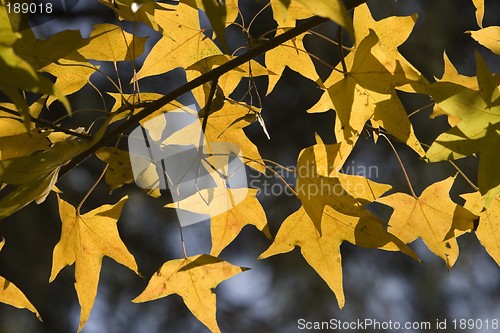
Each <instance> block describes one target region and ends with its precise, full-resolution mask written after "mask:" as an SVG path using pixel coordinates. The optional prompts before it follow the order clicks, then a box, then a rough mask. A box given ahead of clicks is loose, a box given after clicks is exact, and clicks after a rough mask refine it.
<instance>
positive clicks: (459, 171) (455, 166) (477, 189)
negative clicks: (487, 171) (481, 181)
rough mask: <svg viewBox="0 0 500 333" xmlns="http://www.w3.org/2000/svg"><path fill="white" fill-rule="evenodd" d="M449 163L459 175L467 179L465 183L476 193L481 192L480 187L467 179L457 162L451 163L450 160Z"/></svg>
mask: <svg viewBox="0 0 500 333" xmlns="http://www.w3.org/2000/svg"><path fill="white" fill-rule="evenodd" d="M448 162H450V164H451V165H453V167H454V168H455V169H456V170H457V171H458V173H459V174H460V175H461V176H462V177H463V178H464V179H465V181H466V182H467V183H468V184H469V185H470V186H471V187H472V188H473V189H474V190H476V191H478V192H479V191H480V189H479V187H477V186H476V184H474V183H473V182H472V180H470V178H469V177H467V175H466V174H465V173H464V172H463V171H462V169H460V168H459V167H458V165H456V164H455V162H453V161H451V160H448Z"/></svg>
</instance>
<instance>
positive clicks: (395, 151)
mask: <svg viewBox="0 0 500 333" xmlns="http://www.w3.org/2000/svg"><path fill="white" fill-rule="evenodd" d="M379 135H380V136H381V137H383V138H384V139H385V140H386V141H387V142H388V143H389V145H390V146H391V148H392V151H394V154H395V155H396V157H397V159H398V162H399V166H401V170H403V173H404V175H405V178H406V182H407V183H408V187H409V188H410V192H411V196H412V197H414V198H415V199H418V197H417V195H416V194H415V191H414V190H413V186H412V185H411V182H410V178H409V177H408V173H407V172H406V169H405V167H404V165H403V162H402V161H401V158H400V157H399V154H398V152H397V150H396V148H395V147H394V145H393V144H392V142H391V140H389V138H388V137H387V136H386V135H385V134H384V133H379Z"/></svg>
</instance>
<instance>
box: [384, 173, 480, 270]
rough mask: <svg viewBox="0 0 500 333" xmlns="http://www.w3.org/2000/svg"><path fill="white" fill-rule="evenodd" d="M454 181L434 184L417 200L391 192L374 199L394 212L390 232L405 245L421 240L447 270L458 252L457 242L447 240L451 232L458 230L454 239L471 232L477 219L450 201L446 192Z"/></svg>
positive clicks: (448, 179)
mask: <svg viewBox="0 0 500 333" xmlns="http://www.w3.org/2000/svg"><path fill="white" fill-rule="evenodd" d="M453 182H454V177H448V178H447V179H445V180H442V181H439V182H436V183H434V184H432V185H430V186H429V187H427V188H426V189H425V190H424V191H423V192H422V194H421V195H420V197H415V198H414V197H412V196H410V195H408V194H406V193H394V194H391V195H388V196H385V197H382V198H378V199H377V202H380V203H383V204H385V205H388V206H390V207H392V208H393V209H394V212H393V213H392V216H391V219H390V220H389V228H388V230H389V232H391V233H392V234H394V235H396V236H397V237H398V238H400V239H401V240H402V241H403V242H405V243H411V242H413V241H414V240H416V239H417V238H422V240H423V241H424V243H425V245H426V246H427V247H428V248H429V250H431V251H432V252H433V253H434V254H436V255H437V256H439V257H440V258H442V259H443V260H444V261H445V263H446V266H447V267H448V269H449V268H451V267H452V266H453V265H454V264H455V262H456V261H457V258H458V251H459V249H458V244H457V241H456V239H455V238H454V237H451V238H450V237H449V235H450V230H457V232H455V233H454V236H455V237H457V236H459V235H460V234H461V233H463V232H464V231H465V230H470V229H471V228H472V224H473V221H474V219H475V218H476V216H475V215H474V214H472V213H471V212H469V211H468V210H466V209H464V208H463V207H461V206H459V205H457V204H456V203H454V202H453V201H452V200H451V198H450V196H449V192H450V189H451V186H452V185H453Z"/></svg>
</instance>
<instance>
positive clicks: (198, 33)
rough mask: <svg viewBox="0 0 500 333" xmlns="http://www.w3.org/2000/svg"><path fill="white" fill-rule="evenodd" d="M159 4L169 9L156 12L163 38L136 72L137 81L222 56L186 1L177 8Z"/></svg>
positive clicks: (195, 11)
mask: <svg viewBox="0 0 500 333" xmlns="http://www.w3.org/2000/svg"><path fill="white" fill-rule="evenodd" d="M188 2H189V1H188ZM157 5H158V6H161V7H162V8H165V9H170V10H157V11H155V19H156V22H157V23H158V25H159V26H160V27H161V29H162V33H163V37H162V38H161V39H160V40H159V41H158V42H157V43H156V44H155V46H154V47H153V49H152V50H151V52H150V53H149V54H148V56H147V57H146V60H145V61H144V64H143V66H142V68H141V69H140V71H139V72H138V73H137V79H138V80H139V79H142V78H145V77H148V76H152V75H158V74H162V73H166V72H168V71H170V70H172V69H174V68H178V67H181V68H187V67H189V66H190V65H192V64H194V63H195V62H197V61H199V60H200V59H203V58H206V57H208V56H211V55H215V54H220V53H221V51H220V50H219V48H218V47H217V45H215V43H214V42H213V41H212V40H211V39H210V38H207V36H206V35H205V34H204V31H203V30H202V29H201V27H200V21H199V17H198V10H197V9H195V8H193V7H192V6H190V5H189V4H187V3H184V2H179V4H178V5H176V6H172V5H166V4H157ZM194 6H196V4H194Z"/></svg>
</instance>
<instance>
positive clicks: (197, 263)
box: [132, 255, 248, 333]
mask: <svg viewBox="0 0 500 333" xmlns="http://www.w3.org/2000/svg"><path fill="white" fill-rule="evenodd" d="M246 270H248V268H245V267H239V266H234V265H232V264H230V263H229V262H227V261H223V260H221V259H219V258H215V257H212V256H209V255H197V256H192V257H188V258H184V259H176V260H170V261H167V262H166V263H164V264H163V266H162V267H161V268H160V269H159V270H158V271H157V272H156V273H155V275H153V277H152V278H151V280H150V281H149V283H148V285H147V287H146V289H144V291H143V292H142V293H141V294H140V295H139V296H137V297H136V298H135V299H134V300H132V302H134V303H142V302H147V301H151V300H155V299H158V298H161V297H165V296H169V295H172V294H177V295H179V296H181V297H182V300H183V301H184V303H185V304H186V306H187V307H188V309H189V310H190V311H191V312H192V313H193V315H194V316H195V317H196V318H198V320H199V321H201V322H202V323H203V324H204V325H205V326H207V327H208V328H209V329H210V331H212V332H213V333H217V332H219V333H220V329H219V326H218V325H217V320H216V296H215V293H214V292H213V289H215V287H217V285H218V284H219V283H221V282H222V281H224V280H227V279H229V278H230V277H232V276H234V275H236V274H238V273H241V272H244V271H246Z"/></svg>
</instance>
